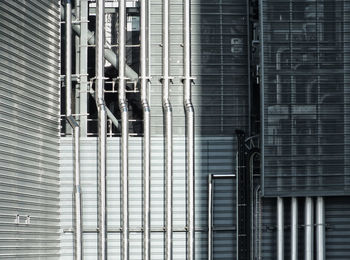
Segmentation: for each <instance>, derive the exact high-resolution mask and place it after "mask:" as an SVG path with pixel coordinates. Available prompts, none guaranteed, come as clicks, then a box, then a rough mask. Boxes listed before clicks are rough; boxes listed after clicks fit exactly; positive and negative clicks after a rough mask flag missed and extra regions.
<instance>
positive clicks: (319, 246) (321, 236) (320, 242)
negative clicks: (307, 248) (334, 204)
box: [316, 197, 326, 260]
mask: <svg viewBox="0 0 350 260" xmlns="http://www.w3.org/2000/svg"><path fill="white" fill-rule="evenodd" d="M324 208H325V206H324V198H323V197H317V202H316V252H317V255H316V259H317V260H325V259H326V252H325V247H326V243H325V238H326V234H325V223H326V221H325V209H324Z"/></svg>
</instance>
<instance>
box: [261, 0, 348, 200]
mask: <svg viewBox="0 0 350 260" xmlns="http://www.w3.org/2000/svg"><path fill="white" fill-rule="evenodd" d="M349 14H350V1H349V0H344V1H339V0H300V1H292V0H282V1H274V0H262V1H261V13H260V19H261V46H262V60H261V66H262V95H261V96H262V100H261V104H262V126H263V127H262V136H263V143H264V146H263V194H264V195H265V196H303V195H308V196H310V195H322V194H324V193H325V192H326V193H327V195H344V194H350V168H349V166H350V165H349V161H350V160H349V159H350V157H349V153H350V150H349V141H350V76H349V72H350V30H349V29H350V15H349Z"/></svg>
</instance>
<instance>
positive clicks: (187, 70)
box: [183, 0, 195, 260]
mask: <svg viewBox="0 0 350 260" xmlns="http://www.w3.org/2000/svg"><path fill="white" fill-rule="evenodd" d="M183 30H184V108H185V113H186V135H187V136H186V155H187V196H188V199H187V200H188V202H187V228H188V238H187V257H188V260H193V259H194V258H195V252H194V236H195V234H194V232H195V230H194V221H195V216H194V215H195V208H194V174H195V173H194V144H195V142H194V108H193V105H192V91H191V84H192V76H191V1H190V0H184V28H183Z"/></svg>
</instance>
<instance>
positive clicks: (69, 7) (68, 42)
mask: <svg viewBox="0 0 350 260" xmlns="http://www.w3.org/2000/svg"><path fill="white" fill-rule="evenodd" d="M65 13H66V31H65V33H66V57H65V58H66V64H65V65H66V77H65V79H66V82H65V83H66V116H67V118H68V116H70V115H72V105H71V104H72V26H71V25H72V1H71V0H66V12H65Z"/></svg>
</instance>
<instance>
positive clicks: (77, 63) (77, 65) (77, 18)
mask: <svg viewBox="0 0 350 260" xmlns="http://www.w3.org/2000/svg"><path fill="white" fill-rule="evenodd" d="M74 11H75V22H77V23H79V22H80V0H74ZM74 44H75V73H76V74H79V73H80V38H79V36H78V35H74ZM78 79H79V80H77V82H76V83H75V97H74V100H75V104H74V105H75V108H74V112H75V114H80V92H81V91H80V77H79V76H78Z"/></svg>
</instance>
